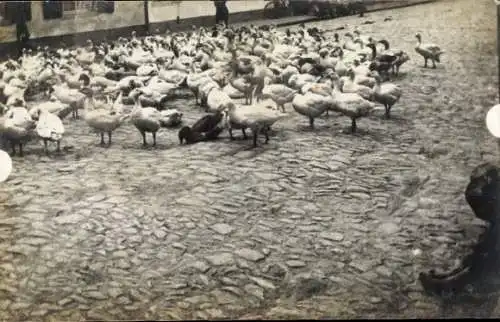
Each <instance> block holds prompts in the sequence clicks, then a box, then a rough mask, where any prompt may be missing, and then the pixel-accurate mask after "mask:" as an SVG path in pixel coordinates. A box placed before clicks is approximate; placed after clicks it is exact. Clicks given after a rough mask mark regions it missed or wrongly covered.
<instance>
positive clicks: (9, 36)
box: [0, 0, 266, 42]
mask: <svg viewBox="0 0 500 322" xmlns="http://www.w3.org/2000/svg"><path fill="white" fill-rule="evenodd" d="M172 3H174V1H172V2H171V1H149V21H150V22H151V23H155V22H162V21H169V20H175V19H176V18H177V15H179V17H180V19H186V18H193V17H199V16H212V15H215V7H214V4H213V2H212V1H208V0H205V1H180V2H179V4H178V5H177V4H172ZM265 4H266V2H265V1H264V0H229V1H228V2H227V7H228V9H229V12H230V13H235V12H243V11H252V10H260V9H263V8H264V5H265ZM31 15H32V21H30V22H29V23H28V28H29V30H30V32H31V37H32V38H40V37H48V36H60V35H66V34H72V33H77V32H88V31H93V30H106V29H113V28H120V27H127V26H138V25H144V23H145V21H144V2H143V1H115V11H114V13H112V14H108V13H100V14H97V13H95V12H85V13H83V14H80V15H74V14H68V13H66V12H65V13H64V14H63V15H64V16H63V18H62V19H52V20H44V19H43V11H42V1H32V7H31ZM15 40H16V27H15V25H11V26H0V42H11V41H15Z"/></svg>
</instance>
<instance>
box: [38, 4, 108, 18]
mask: <svg viewBox="0 0 500 322" xmlns="http://www.w3.org/2000/svg"><path fill="white" fill-rule="evenodd" d="M43 10H44V18H45V19H57V18H62V17H63V16H64V15H65V13H74V14H76V15H78V13H80V12H82V11H94V12H105V13H113V12H114V11H115V2H114V1H99V0H97V1H96V0H92V1H44V6H43Z"/></svg>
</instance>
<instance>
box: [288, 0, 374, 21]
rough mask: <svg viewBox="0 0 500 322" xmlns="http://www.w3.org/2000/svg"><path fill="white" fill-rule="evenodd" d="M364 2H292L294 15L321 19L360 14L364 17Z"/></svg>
mask: <svg viewBox="0 0 500 322" xmlns="http://www.w3.org/2000/svg"><path fill="white" fill-rule="evenodd" d="M364 2H365V1H363V0H350V1H347V2H342V3H339V2H338V1H334V0H327V1H324V0H323V1H322V0H309V1H304V0H290V7H291V8H292V10H293V13H294V15H314V16H317V17H319V18H336V17H344V16H348V15H355V14H359V15H360V17H363V16H364V13H365V12H366V5H365V3H364Z"/></svg>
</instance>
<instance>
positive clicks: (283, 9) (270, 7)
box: [264, 0, 293, 19]
mask: <svg viewBox="0 0 500 322" xmlns="http://www.w3.org/2000/svg"><path fill="white" fill-rule="evenodd" d="M291 15H293V12H292V8H291V7H290V6H289V5H288V3H287V1H284V0H267V3H266V5H265V6H264V16H265V18H267V19H278V18H282V17H287V16H291Z"/></svg>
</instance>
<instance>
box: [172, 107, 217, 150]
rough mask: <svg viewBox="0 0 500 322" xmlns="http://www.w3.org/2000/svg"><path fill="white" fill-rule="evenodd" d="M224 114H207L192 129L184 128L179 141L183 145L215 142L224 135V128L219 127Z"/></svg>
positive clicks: (180, 132)
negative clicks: (221, 134)
mask: <svg viewBox="0 0 500 322" xmlns="http://www.w3.org/2000/svg"><path fill="white" fill-rule="evenodd" d="M223 117H224V115H223V113H222V112H220V111H219V112H217V113H215V114H207V115H205V116H203V117H201V118H200V119H199V120H198V121H196V122H195V123H194V124H193V125H192V126H191V127H189V126H184V127H183V128H182V129H181V130H180V131H179V141H180V143H181V144H182V143H183V142H184V141H185V142H186V144H191V143H196V142H200V141H208V140H215V139H217V138H218V136H219V134H220V133H222V131H223V128H222V127H221V126H219V124H220V122H221V121H222V118H223Z"/></svg>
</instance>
